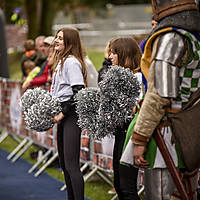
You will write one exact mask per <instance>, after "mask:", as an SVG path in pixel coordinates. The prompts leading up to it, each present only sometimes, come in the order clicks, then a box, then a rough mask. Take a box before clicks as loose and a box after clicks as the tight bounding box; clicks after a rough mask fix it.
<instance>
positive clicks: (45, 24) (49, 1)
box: [39, 0, 57, 36]
mask: <svg viewBox="0 0 200 200" xmlns="http://www.w3.org/2000/svg"><path fill="white" fill-rule="evenodd" d="M56 7H57V3H56V1H53V0H42V13H41V19H40V27H39V33H40V34H41V35H45V36H48V35H52V25H53V20H54V17H55V14H56Z"/></svg>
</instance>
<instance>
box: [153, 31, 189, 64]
mask: <svg viewBox="0 0 200 200" xmlns="http://www.w3.org/2000/svg"><path fill="white" fill-rule="evenodd" d="M185 51H186V48H185V44H184V37H183V36H181V35H180V34H179V33H177V32H169V33H165V34H163V35H161V36H160V38H159V42H158V45H157V51H156V53H155V57H154V59H156V60H161V61H165V62H167V63H170V64H172V65H177V64H178V63H180V59H181V58H182V56H183V55H184V53H185Z"/></svg>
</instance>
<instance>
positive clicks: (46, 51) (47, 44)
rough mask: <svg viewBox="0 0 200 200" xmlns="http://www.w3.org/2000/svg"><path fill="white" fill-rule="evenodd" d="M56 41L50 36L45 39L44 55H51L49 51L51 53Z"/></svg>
mask: <svg viewBox="0 0 200 200" xmlns="http://www.w3.org/2000/svg"><path fill="white" fill-rule="evenodd" d="M53 41H54V36H48V37H46V38H45V39H44V54H45V55H46V56H48V55H49V51H50V48H49V47H50V46H51V45H52V44H53Z"/></svg>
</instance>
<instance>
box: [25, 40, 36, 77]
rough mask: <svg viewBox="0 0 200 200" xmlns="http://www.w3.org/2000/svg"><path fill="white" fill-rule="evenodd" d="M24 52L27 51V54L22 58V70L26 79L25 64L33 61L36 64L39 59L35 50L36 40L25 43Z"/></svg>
mask: <svg viewBox="0 0 200 200" xmlns="http://www.w3.org/2000/svg"><path fill="white" fill-rule="evenodd" d="M24 50H25V53H24V54H23V55H22V58H21V70H22V74H23V77H22V79H24V78H25V77H26V75H27V73H26V72H25V68H24V62H25V61H28V60H31V61H33V62H35V63H36V62H37V59H38V53H37V52H36V50H35V43H34V40H26V41H25V42H24Z"/></svg>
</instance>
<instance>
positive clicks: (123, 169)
mask: <svg viewBox="0 0 200 200" xmlns="http://www.w3.org/2000/svg"><path fill="white" fill-rule="evenodd" d="M125 138H126V134H125V133H124V132H120V133H117V134H116V135H115V144H114V150H113V170H114V187H115V190H116V192H117V194H118V198H119V200H139V199H140V198H139V196H138V194H137V176H138V168H135V167H133V166H131V165H129V166H126V165H122V164H120V158H121V155H122V149H123V145H124V141H125Z"/></svg>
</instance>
